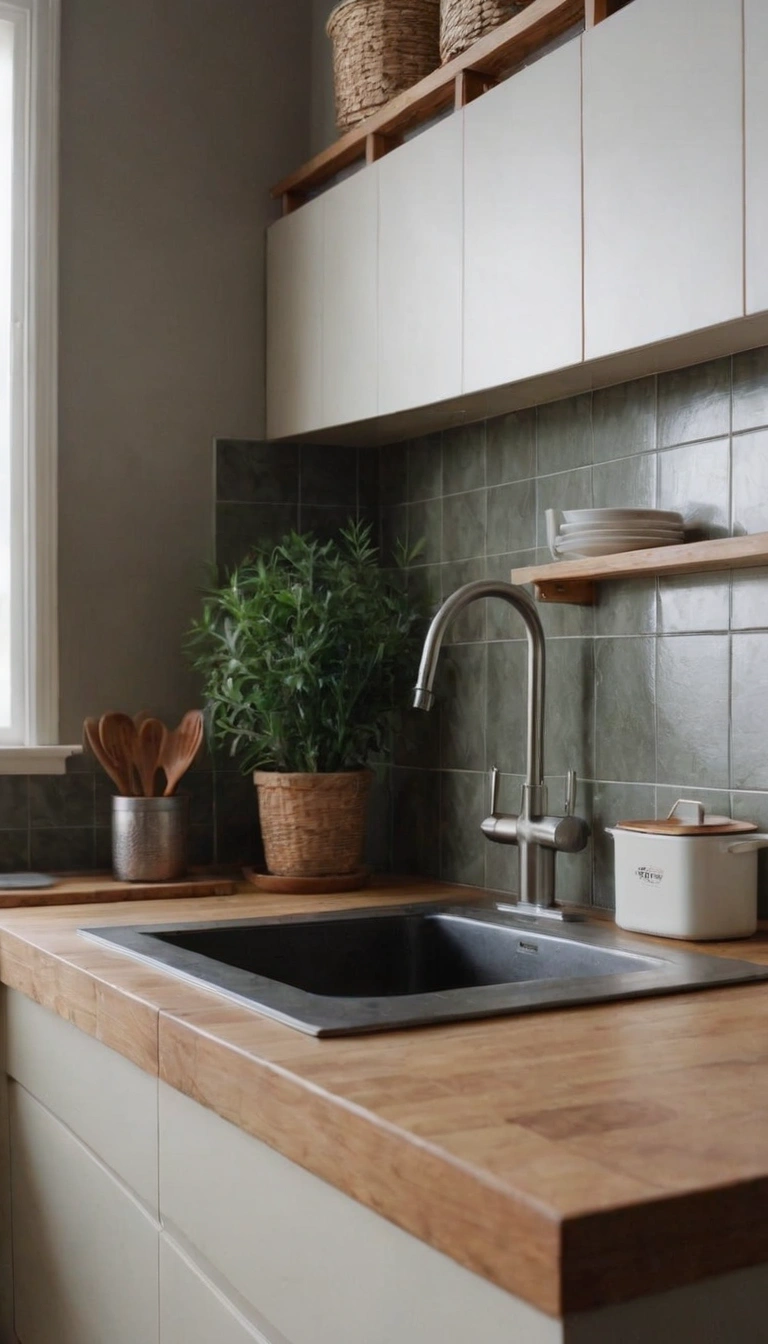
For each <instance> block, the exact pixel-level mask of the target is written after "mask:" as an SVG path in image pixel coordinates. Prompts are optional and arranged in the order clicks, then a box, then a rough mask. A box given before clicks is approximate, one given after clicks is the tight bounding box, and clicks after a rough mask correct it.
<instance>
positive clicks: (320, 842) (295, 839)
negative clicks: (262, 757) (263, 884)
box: [253, 770, 373, 877]
mask: <svg viewBox="0 0 768 1344" xmlns="http://www.w3.org/2000/svg"><path fill="white" fill-rule="evenodd" d="M372 779H373V774H372V772H371V771H370V770H348V771H345V772H344V773H342V774H330V775H300V774H296V775H293V774H291V775H281V774H273V773H271V772H269V771H265V770H257V771H256V773H255V774H254V776H253V782H254V784H255V785H256V792H257V794H258V799H259V817H260V819H261V835H262V839H263V841H264V854H265V856H266V860H267V868H268V869H269V871H270V873H274V874H275V875H276V876H280V877H325V876H326V875H332V876H334V877H340V876H341V875H342V874H343V873H351V872H354V871H355V869H357V868H359V867H360V865H361V863H362V861H363V848H364V845H365V826H366V820H367V815H368V796H369V794H370V792H371V781H372Z"/></svg>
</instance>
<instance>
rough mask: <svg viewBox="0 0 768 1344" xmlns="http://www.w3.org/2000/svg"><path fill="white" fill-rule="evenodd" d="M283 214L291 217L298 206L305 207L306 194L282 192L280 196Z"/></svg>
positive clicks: (302, 192) (301, 192) (303, 192)
mask: <svg viewBox="0 0 768 1344" xmlns="http://www.w3.org/2000/svg"><path fill="white" fill-rule="evenodd" d="M281 199H282V202H283V214H284V215H292V214H293V212H294V210H298V209H299V208H300V206H302V205H306V202H307V193H306V192H305V191H284V192H283V195H282V198H281Z"/></svg>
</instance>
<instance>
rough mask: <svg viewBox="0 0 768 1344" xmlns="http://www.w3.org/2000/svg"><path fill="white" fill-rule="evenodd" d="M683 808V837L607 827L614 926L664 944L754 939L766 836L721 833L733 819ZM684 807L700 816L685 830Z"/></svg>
mask: <svg viewBox="0 0 768 1344" xmlns="http://www.w3.org/2000/svg"><path fill="white" fill-rule="evenodd" d="M681 803H682V804H683V818H682V819H681V822H680V825H679V830H678V833H675V831H674V829H673V830H672V831H671V832H670V830H669V829H667V830H666V831H664V832H661V833H659V831H655V830H640V829H636V827H638V826H640V825H642V826H648V827H654V825H663V824H664V823H653V822H650V821H649V822H647V823H646V822H643V823H637V822H632V823H621V822H620V823H619V824H618V825H617V826H615V827H613V826H611V827H607V828H606V829H607V832H608V834H609V835H610V836H612V838H613V842H614V847H615V870H616V923H617V924H618V926H619V928H622V929H628V930H632V931H633V932H635V933H651V934H655V935H657V936H658V937H664V938H690V939H694V940H695V939H719V938H749V937H750V936H751V934H753V933H754V932H755V930H756V928H757V855H758V850H760V849H762V848H764V847H765V846H767V845H768V835H763V834H760V833H758V831H757V830H756V828H752V829H751V830H748V829H747V828H746V827H745V828H743V829H742V830H741V832H740V833H739V832H734V831H731V832H730V833H728V832H726V833H723V831H724V829H725V827H726V826H729V825H730V826H732V827H733V826H734V825H735V824H734V823H731V822H729V819H728V818H726V817H706V816H705V815H704V808H703V806H702V805H701V804H698V803H696V804H690V803H688V804H685V803H684V800H681ZM681 803H677V804H675V807H674V808H673V809H672V812H671V813H670V817H669V819H668V821H670V820H673V819H675V818H676V814H677V815H678V816H679V812H678V809H680V808H681ZM686 806H687V807H688V808H691V807H696V808H698V809H700V812H699V820H698V824H693V823H692V822H691V824H688V825H686V824H685V813H684V808H685V807H686ZM627 827H631V828H632V829H627ZM708 831H709V834H708V833H707V832H708ZM691 832H694V833H691Z"/></svg>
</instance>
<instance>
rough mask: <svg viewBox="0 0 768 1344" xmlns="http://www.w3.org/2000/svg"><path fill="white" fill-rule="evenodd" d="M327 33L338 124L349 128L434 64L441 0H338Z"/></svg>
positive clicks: (431, 68)
mask: <svg viewBox="0 0 768 1344" xmlns="http://www.w3.org/2000/svg"><path fill="white" fill-rule="evenodd" d="M326 32H327V33H328V36H329V37H330V39H331V41H332V42H333V82H334V87H335V91H336V124H337V126H338V128H339V131H348V130H349V129H350V128H351V127H352V126H357V125H359V123H360V122H361V121H365V119H366V117H370V116H371V114H372V113H373V112H376V111H377V110H378V108H380V107H383V106H384V104H385V103H388V102H389V101H390V99H391V98H394V97H395V95H396V94H398V93H402V92H403V91H404V90H405V89H410V88H411V87H412V85H414V84H417V83H418V81H419V80H420V79H423V77H424V76H425V75H428V74H429V73H430V71H432V70H435V69H437V66H438V64H439V50H438V39H439V34H440V0H341V4H339V5H336V8H335V9H333V10H332V11H331V14H330V17H329V19H328V22H327V24H326Z"/></svg>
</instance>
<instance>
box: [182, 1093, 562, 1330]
mask: <svg viewBox="0 0 768 1344" xmlns="http://www.w3.org/2000/svg"><path fill="white" fill-rule="evenodd" d="M160 1208H161V1214H162V1220H163V1224H164V1227H165V1229H166V1231H167V1232H168V1234H169V1235H170V1236H171V1237H172V1238H174V1239H175V1240H179V1241H182V1242H183V1243H184V1245H185V1246H193V1247H194V1248H195V1256H196V1258H197V1257H198V1256H199V1258H200V1259H201V1260H202V1261H203V1262H205V1263H207V1264H208V1265H210V1266H211V1267H212V1269H213V1270H214V1271H215V1273H216V1274H217V1275H218V1276H220V1277H221V1279H222V1280H223V1281H225V1282H226V1283H227V1284H229V1285H231V1288H232V1290H234V1293H235V1294H237V1295H239V1296H240V1297H241V1298H242V1299H243V1300H244V1301H245V1302H246V1303H248V1304H249V1305H250V1306H251V1307H252V1308H253V1310H254V1319H255V1320H256V1321H257V1322H258V1324H259V1327H260V1328H261V1329H262V1330H263V1333H264V1334H265V1335H266V1337H267V1339H269V1340H270V1344H273V1341H276V1340H280V1341H282V1340H283V1339H288V1340H290V1341H291V1344H467V1341H470V1340H478V1341H480V1340H482V1342H483V1344H513V1341H514V1344H562V1339H563V1335H562V1327H561V1324H560V1322H558V1321H554V1320H551V1319H550V1318H549V1317H548V1316H544V1315H543V1313H542V1312H540V1311H537V1310H536V1309H535V1308H534V1307H532V1306H529V1305H528V1303H526V1302H522V1301H521V1300H520V1299H519V1298H516V1297H512V1296H511V1295H510V1294H509V1293H505V1292H502V1290H501V1289H500V1288H496V1287H495V1286H494V1285H493V1284H491V1283H488V1282H487V1281H486V1280H484V1279H481V1278H479V1277H478V1276H477V1275H476V1274H471V1273H470V1272H469V1271H468V1270H466V1269H463V1268H462V1266H461V1265H458V1264H456V1263H455V1261H453V1260H450V1259H449V1258H448V1257H447V1256H445V1255H441V1254H440V1252H438V1251H436V1250H434V1249H433V1248H432V1247H431V1246H427V1245H426V1244H425V1243H424V1242H422V1241H419V1240H418V1239H417V1238H416V1237H412V1236H410V1235H409V1233H407V1232H404V1231H402V1229H400V1228H398V1227H395V1226H394V1224H392V1223H390V1222H388V1221H387V1220H386V1219H384V1218H381V1217H380V1216H379V1215H378V1214H376V1213H373V1212H372V1210H371V1209H368V1208H365V1207H364V1206H363V1205H362V1204H358V1203H357V1201H356V1200H354V1199H351V1198H350V1197H349V1196H348V1195H344V1194H342V1193H341V1192H340V1191H339V1190H336V1189H335V1188H334V1187H333V1186H330V1185H328V1184H326V1182H325V1181H322V1180H320V1179H319V1178H318V1177H317V1176H314V1175H312V1174H311V1173H310V1172H308V1171H304V1170H303V1168H301V1167H299V1166H297V1165H296V1164H295V1163H294V1162H289V1161H288V1160H287V1159H286V1158H285V1157H283V1156H282V1155H281V1154H280V1153H276V1152H274V1151H273V1149H271V1148H268V1147H267V1146H266V1144H263V1143H260V1142H259V1141H258V1140H256V1139H254V1138H252V1137H251V1136H250V1135H249V1134H246V1133H244V1132H243V1130H241V1129H239V1128H237V1127H236V1126H234V1125H230V1124H228V1123H227V1121H226V1120H222V1119H221V1118H220V1117H219V1116H217V1115H214V1113H213V1112H212V1111H209V1110H206V1109H205V1108H204V1107H203V1106H200V1105H198V1104H197V1103H196V1102H194V1101H190V1099H189V1098H188V1097H185V1096H182V1095H181V1093H179V1092H176V1091H175V1090H174V1089H173V1088H171V1087H168V1086H166V1085H165V1084H163V1083H161V1084H160ZM172 1341H173V1344H176V1341H175V1339H173V1337H172ZM163 1344H165V1340H163ZM195 1344H196V1341H195Z"/></svg>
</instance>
